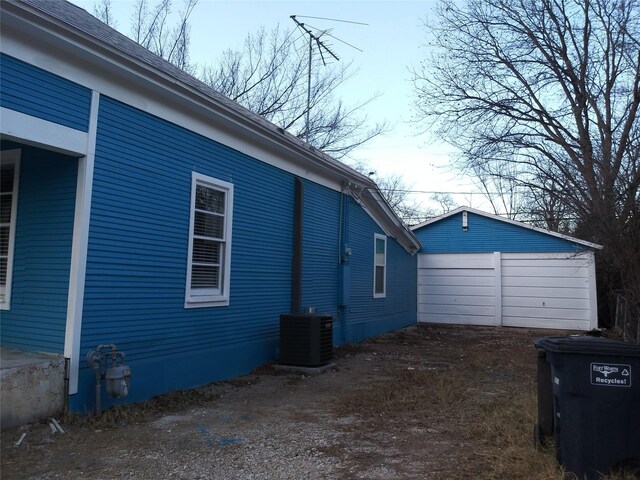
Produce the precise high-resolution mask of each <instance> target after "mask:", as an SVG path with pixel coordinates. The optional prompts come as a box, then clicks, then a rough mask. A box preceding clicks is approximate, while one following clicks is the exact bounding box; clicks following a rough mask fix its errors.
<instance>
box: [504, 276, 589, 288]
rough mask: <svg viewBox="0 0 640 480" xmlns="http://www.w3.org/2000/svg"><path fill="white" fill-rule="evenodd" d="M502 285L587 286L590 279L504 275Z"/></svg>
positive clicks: (529, 286) (528, 286)
mask: <svg viewBox="0 0 640 480" xmlns="http://www.w3.org/2000/svg"><path fill="white" fill-rule="evenodd" d="M502 285H503V286H506V287H526V288H531V287H555V288H561V289H564V288H586V287H587V285H588V279H586V278H571V277H529V276H520V277H502Z"/></svg>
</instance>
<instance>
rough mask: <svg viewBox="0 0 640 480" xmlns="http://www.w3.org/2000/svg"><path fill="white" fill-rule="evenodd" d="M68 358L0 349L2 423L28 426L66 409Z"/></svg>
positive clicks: (4, 425) (3, 425)
mask: <svg viewBox="0 0 640 480" xmlns="http://www.w3.org/2000/svg"><path fill="white" fill-rule="evenodd" d="M64 395H65V392H64V357H63V356H62V355H49V354H42V353H33V352H21V351H18V350H12V349H6V348H2V349H0V425H1V426H2V428H6V427H14V426H17V425H24V424H26V423H29V422H33V421H35V420H39V419H42V418H46V417H48V416H52V415H57V414H58V413H60V412H61V411H62V410H63V408H64Z"/></svg>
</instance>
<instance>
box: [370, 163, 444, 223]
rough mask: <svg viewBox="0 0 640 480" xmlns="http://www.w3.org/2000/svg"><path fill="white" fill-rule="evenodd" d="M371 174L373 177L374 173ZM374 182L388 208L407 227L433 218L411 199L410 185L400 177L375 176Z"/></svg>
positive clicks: (428, 211) (430, 213)
mask: <svg viewBox="0 0 640 480" xmlns="http://www.w3.org/2000/svg"><path fill="white" fill-rule="evenodd" d="M371 173H372V174H374V175H375V172H371ZM374 180H375V182H376V183H377V184H378V188H379V189H380V192H381V193H382V195H383V196H384V198H385V200H386V201H387V203H388V204H389V206H390V207H391V208H392V209H393V211H394V212H395V213H396V215H398V217H400V218H401V219H402V221H403V222H404V223H406V224H407V225H415V224H418V223H420V222H421V221H423V220H425V219H426V218H428V217H431V216H435V215H434V212H433V211H431V210H429V209H427V208H425V207H423V206H422V205H421V204H420V203H419V202H417V201H416V200H415V199H413V198H412V197H411V185H408V184H407V183H406V182H405V181H404V179H403V178H402V176H400V175H389V176H387V177H378V176H375V177H374Z"/></svg>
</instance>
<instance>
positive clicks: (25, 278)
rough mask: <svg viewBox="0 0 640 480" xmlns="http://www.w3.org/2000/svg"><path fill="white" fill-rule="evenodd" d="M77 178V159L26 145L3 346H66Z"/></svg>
mask: <svg viewBox="0 0 640 480" xmlns="http://www.w3.org/2000/svg"><path fill="white" fill-rule="evenodd" d="M3 147H4V146H3ZM77 176H78V161H77V159H75V158H71V157H67V156H65V155H60V154H57V153H52V152H48V151H45V150H40V149H36V148H32V147H27V146H22V159H21V161H20V180H19V189H18V210H17V220H16V237H15V252H14V260H13V283H12V289H11V309H10V310H9V311H2V312H1V313H0V315H2V322H1V323H0V324H1V325H2V330H1V332H2V346H4V347H12V348H19V349H23V350H28V351H41V352H50V353H62V352H63V350H64V335H65V325H66V315H67V301H68V293H69V269H70V265H71V243H72V237H73V220H74V210H75V200H76V184H77Z"/></svg>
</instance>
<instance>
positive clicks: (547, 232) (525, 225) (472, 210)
mask: <svg viewBox="0 0 640 480" xmlns="http://www.w3.org/2000/svg"><path fill="white" fill-rule="evenodd" d="M460 212H469V213H473V214H475V215H481V216H483V217H487V218H492V219H494V220H499V221H501V222H504V223H509V224H511V225H515V226H516V227H522V228H527V229H529V230H533V231H534V232H539V233H544V234H545V235H551V236H552V237H557V238H561V239H563V240H567V241H569V242H572V243H577V244H580V245H584V246H585V247H589V248H593V249H596V250H600V249H602V245H598V244H597V243H591V242H587V241H586V240H580V239H578V238H574V237H570V236H569V235H563V234H562V233H558V232H552V231H551V230H545V229H544V228H539V227H534V226H533V225H529V224H528V223H524V222H518V221H517V220H511V219H510V218H505V217H501V216H500V215H494V214H493V213H488V212H483V211H482V210H476V209H475V208H471V207H458V208H456V209H455V210H452V211H450V212H447V213H445V214H444V215H440V216H439V217H435V218H431V219H429V220H427V221H424V222H422V223H419V224H418V225H414V226H412V227H411V230H412V231H416V230H419V229H421V228H423V227H426V226H427V225H431V224H432V223H436V222H439V221H440V220H444V219H445V218H449V217H451V216H453V215H456V214H458V213H460Z"/></svg>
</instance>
